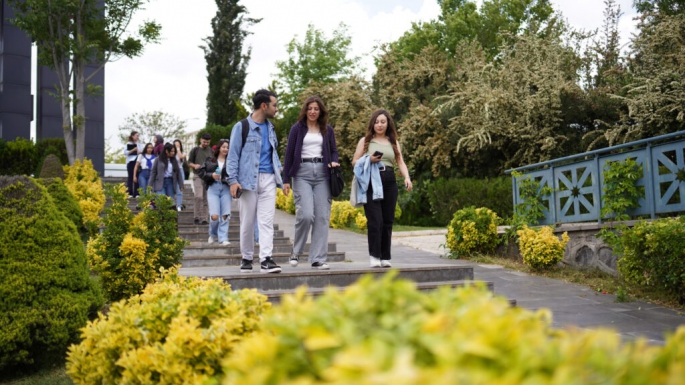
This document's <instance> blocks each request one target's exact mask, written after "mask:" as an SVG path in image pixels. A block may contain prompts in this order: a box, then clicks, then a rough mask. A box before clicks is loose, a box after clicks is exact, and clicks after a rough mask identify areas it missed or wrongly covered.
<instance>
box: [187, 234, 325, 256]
mask: <svg viewBox="0 0 685 385" xmlns="http://www.w3.org/2000/svg"><path fill="white" fill-rule="evenodd" d="M207 238H209V236H207ZM285 239H288V238H285ZM292 251H293V244H292V243H290V242H287V243H274V248H273V253H274V254H288V255H290V254H292ZM335 251H337V249H336V245H335V243H329V244H328V252H329V253H331V252H335ZM304 252H305V253H308V252H309V244H306V245H305V247H304ZM255 254H259V246H255ZM204 255H240V243H239V242H235V243H234V242H231V244H230V245H228V246H221V245H219V244H217V243H213V244H211V245H210V244H208V243H207V242H206V241H205V242H194V243H191V244H190V245H189V246H186V247H185V248H184V249H183V257H184V258H186V257H199V256H204Z"/></svg>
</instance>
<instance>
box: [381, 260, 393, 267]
mask: <svg viewBox="0 0 685 385" xmlns="http://www.w3.org/2000/svg"><path fill="white" fill-rule="evenodd" d="M381 267H392V264H391V263H390V261H388V260H387V259H384V260H382V261H381Z"/></svg>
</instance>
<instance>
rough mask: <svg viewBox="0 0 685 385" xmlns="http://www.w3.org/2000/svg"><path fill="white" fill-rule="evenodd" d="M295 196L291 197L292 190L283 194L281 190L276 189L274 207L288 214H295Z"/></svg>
mask: <svg viewBox="0 0 685 385" xmlns="http://www.w3.org/2000/svg"><path fill="white" fill-rule="evenodd" d="M294 199H295V198H293V190H290V194H288V195H287V196H286V195H285V194H283V190H281V189H276V208H277V209H279V210H283V211H285V212H286V213H289V214H295V200H294Z"/></svg>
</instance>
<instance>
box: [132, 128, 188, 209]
mask: <svg viewBox="0 0 685 385" xmlns="http://www.w3.org/2000/svg"><path fill="white" fill-rule="evenodd" d="M152 140H153V143H147V144H145V145H143V144H142V143H141V142H140V133H139V132H137V131H133V132H131V135H129V137H128V142H127V143H126V147H125V148H124V155H125V156H126V171H127V174H128V178H127V181H126V186H127V189H128V194H129V198H137V197H138V195H139V191H140V190H142V191H147V189H148V187H150V189H151V190H152V192H153V193H156V194H163V195H167V196H169V197H170V198H171V199H174V200H175V202H176V209H177V210H178V211H181V210H183V208H184V205H183V181H184V180H185V173H184V171H183V162H185V155H184V154H183V144H182V143H181V141H180V140H178V139H176V140H174V142H173V144H172V143H166V144H165V143H164V139H163V137H162V136H161V135H155V136H154V137H153V139H152ZM139 189H140V190H139Z"/></svg>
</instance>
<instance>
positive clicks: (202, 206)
mask: <svg viewBox="0 0 685 385" xmlns="http://www.w3.org/2000/svg"><path fill="white" fill-rule="evenodd" d="M192 178H193V193H194V194H195V208H194V215H193V217H194V218H195V219H197V220H199V221H206V220H208V219H209V214H208V209H207V191H205V185H204V183H202V179H200V178H198V177H197V175H195V174H194V173H193V177H192Z"/></svg>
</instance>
